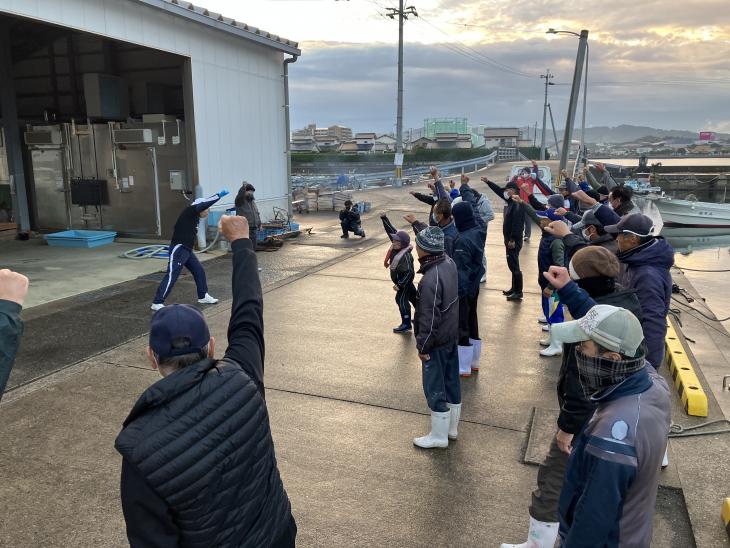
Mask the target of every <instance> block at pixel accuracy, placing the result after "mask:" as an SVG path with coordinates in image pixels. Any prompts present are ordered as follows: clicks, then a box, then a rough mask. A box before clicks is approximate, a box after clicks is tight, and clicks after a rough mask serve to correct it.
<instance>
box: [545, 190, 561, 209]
mask: <svg viewBox="0 0 730 548" xmlns="http://www.w3.org/2000/svg"><path fill="white" fill-rule="evenodd" d="M547 201H548V205H549V206H550V207H554V208H555V209H559V208H561V207H565V198H563V197H562V196H561V195H560V194H551V195H550V196H548V199H547Z"/></svg>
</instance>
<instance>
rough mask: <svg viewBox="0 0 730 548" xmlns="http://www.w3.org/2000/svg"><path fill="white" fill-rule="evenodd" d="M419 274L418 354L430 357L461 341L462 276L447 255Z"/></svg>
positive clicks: (417, 308) (427, 265)
mask: <svg viewBox="0 0 730 548" xmlns="http://www.w3.org/2000/svg"><path fill="white" fill-rule="evenodd" d="M418 272H419V274H422V277H421V281H420V282H418V304H417V305H416V313H415V316H414V322H413V332H414V335H415V336H416V348H417V349H418V353H419V354H428V353H429V352H431V350H433V349H434V348H441V347H444V346H451V345H455V344H456V343H457V341H458V340H459V275H458V273H457V271H456V265H455V264H454V261H452V260H451V259H450V258H449V257H448V256H447V255H445V254H443V255H441V256H439V257H437V258H433V257H432V258H431V259H430V260H429V261H428V262H425V263H424V264H423V265H422V266H421V268H420V270H419V271H418Z"/></svg>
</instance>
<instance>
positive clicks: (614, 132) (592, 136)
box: [533, 124, 730, 143]
mask: <svg viewBox="0 0 730 548" xmlns="http://www.w3.org/2000/svg"><path fill="white" fill-rule="evenodd" d="M533 131H534V129H533ZM538 134H539V128H538ZM562 134H563V132H562V131H561V130H558V138H561V137H562ZM548 136H549V132H548ZM650 136H651V137H652V138H655V139H654V140H661V139H668V138H672V137H676V138H684V139H690V140H697V139H698V138H699V133H698V132H696V131H687V130H684V129H656V128H653V127H648V126H632V125H628V124H622V125H620V126H616V127H609V126H595V127H589V128H586V137H585V140H586V142H587V143H630V142H633V141H646V140H647V139H646V138H647V137H650ZM717 137H718V139H723V140H724V139H730V134H728V133H717ZM579 138H580V128H576V129H575V132H574V133H573V139H579ZM551 141H552V139H548V142H551Z"/></svg>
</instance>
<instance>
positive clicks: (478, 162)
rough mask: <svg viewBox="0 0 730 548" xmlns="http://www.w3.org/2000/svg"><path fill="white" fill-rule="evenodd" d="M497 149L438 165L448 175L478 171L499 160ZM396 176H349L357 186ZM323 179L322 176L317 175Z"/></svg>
mask: <svg viewBox="0 0 730 548" xmlns="http://www.w3.org/2000/svg"><path fill="white" fill-rule="evenodd" d="M497 157H498V156H497V151H496V150H495V151H494V152H492V153H491V154H488V155H487V156H480V157H478V158H471V159H470V160H462V161H460V162H448V163H444V164H436V167H437V168H438V169H439V171H440V172H441V174H442V175H443V176H448V175H449V173H450V172H453V171H454V170H458V171H459V173H461V170H463V169H465V168H473V169H472V171H478V170H479V169H483V168H485V167H489V166H491V165H494V164H495V163H496V162H497ZM429 170H430V166H419V167H413V168H408V169H404V170H403V179H410V178H413V177H420V176H421V175H425V174H427V173H429ZM297 178H303V179H305V180H306V179H307V177H302V176H299V177H297ZM394 178H395V175H394V170H392V171H380V172H377V173H363V174H357V173H355V174H352V175H350V176H349V179H350V181H349V182H350V184H351V185H352V184H353V183H354V184H355V185H356V186H360V187H362V186H367V183H372V182H375V181H391V180H393V179H394ZM317 179H319V180H320V181H321V177H317ZM332 179H333V183H334V180H336V177H332Z"/></svg>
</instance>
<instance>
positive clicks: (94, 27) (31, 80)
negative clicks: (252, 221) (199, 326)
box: [0, 0, 301, 238]
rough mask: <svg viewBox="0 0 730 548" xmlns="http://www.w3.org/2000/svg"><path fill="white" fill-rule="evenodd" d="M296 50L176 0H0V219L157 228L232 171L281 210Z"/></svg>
mask: <svg viewBox="0 0 730 548" xmlns="http://www.w3.org/2000/svg"><path fill="white" fill-rule="evenodd" d="M300 54H301V52H300V50H299V49H298V44H296V43H294V42H292V41H290V40H286V39H284V38H281V37H279V36H276V35H274V34H272V33H269V32H266V31H263V30H261V29H257V28H253V27H250V26H248V25H247V24H245V23H243V22H240V21H235V20H233V19H229V18H226V17H224V16H222V15H219V14H215V13H212V12H209V11H208V10H206V9H204V8H201V7H197V6H194V5H193V4H191V3H189V2H183V1H182V0H169V1H168V0H64V1H63V2H51V1H47V0H23V1H22V2H18V1H16V0H0V117H1V118H0V129H2V131H1V132H0V223H3V222H4V226H5V227H7V226H8V224H12V223H15V224H17V230H18V232H21V233H25V232H28V231H30V230H34V231H40V232H51V231H56V230H66V229H89V230H114V231H116V232H117V233H118V234H120V235H125V236H142V237H162V238H165V237H169V236H170V234H171V232H172V227H173V224H174V222H175V219H176V217H177V215H178V214H179V212H180V211H181V209H182V208H183V207H185V205H186V204H187V203H188V201H189V200H190V199H192V198H193V197H194V196H196V195H210V194H213V193H215V192H217V191H218V190H220V189H221V188H224V187H226V188H229V189H230V190H231V191H232V194H231V195H230V196H227V197H226V198H225V200H224V203H223V204H222V207H230V205H231V204H232V201H233V197H234V196H235V191H236V190H237V189H238V187H239V186H240V184H241V181H243V180H246V181H249V182H251V183H253V184H254V185H255V186H256V189H257V192H256V197H257V202H258V203H259V208H260V209H261V212H262V217H263V218H264V219H267V218H270V217H272V216H273V212H274V210H275V208H282V209H287V208H288V206H289V203H290V200H289V176H288V171H289V167H288V166H289V162H288V153H289V150H288V149H289V139H288V136H289V113H288V102H289V101H288V78H287V75H288V64H290V63H292V62H294V61H296V59H297V57H298V56H299V55H300Z"/></svg>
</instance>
